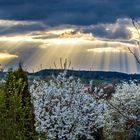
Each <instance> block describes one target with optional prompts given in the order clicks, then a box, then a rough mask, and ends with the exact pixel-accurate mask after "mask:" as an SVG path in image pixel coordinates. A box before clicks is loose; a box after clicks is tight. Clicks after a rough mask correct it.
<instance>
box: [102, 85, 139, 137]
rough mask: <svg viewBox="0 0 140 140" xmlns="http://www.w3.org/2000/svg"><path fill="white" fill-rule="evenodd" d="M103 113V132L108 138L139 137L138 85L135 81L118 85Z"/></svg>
mask: <svg viewBox="0 0 140 140" xmlns="http://www.w3.org/2000/svg"><path fill="white" fill-rule="evenodd" d="M107 104H108V109H107V111H106V113H105V121H104V122H105V127H104V130H105V134H106V136H107V137H108V138H111V139H115V138H114V137H116V136H117V137H118V140H119V139H121V138H120V136H121V135H122V137H123V139H127V140H129V139H133V140H136V139H139V138H140V86H139V85H136V84H135V83H131V84H127V83H123V85H121V84H120V85H118V86H117V87H116V92H115V94H113V96H112V98H111V100H110V101H107Z"/></svg>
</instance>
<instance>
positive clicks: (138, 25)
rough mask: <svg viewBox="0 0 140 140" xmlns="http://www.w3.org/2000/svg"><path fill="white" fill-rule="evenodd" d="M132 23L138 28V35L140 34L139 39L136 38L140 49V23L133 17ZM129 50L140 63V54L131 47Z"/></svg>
mask: <svg viewBox="0 0 140 140" xmlns="http://www.w3.org/2000/svg"><path fill="white" fill-rule="evenodd" d="M132 25H133V27H134V28H135V30H136V32H137V33H138V36H139V38H138V40H136V44H137V46H138V48H139V50H140V30H139V28H140V23H139V22H138V21H136V20H135V19H134V18H132ZM128 50H129V52H130V53H131V54H132V55H133V56H134V58H135V59H136V61H137V62H138V63H139V64H140V58H139V56H138V55H137V54H136V53H135V52H134V51H132V49H131V48H130V47H128Z"/></svg>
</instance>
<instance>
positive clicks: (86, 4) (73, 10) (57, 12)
mask: <svg viewBox="0 0 140 140" xmlns="http://www.w3.org/2000/svg"><path fill="white" fill-rule="evenodd" d="M139 13H140V1H139V0H21V1H20V0H0V18H1V19H15V20H43V21H44V22H47V23H48V24H51V25H56V24H75V25H89V24H97V23H101V22H113V21H115V20H116V19H117V18H122V17H134V18H139V17H140V16H139Z"/></svg>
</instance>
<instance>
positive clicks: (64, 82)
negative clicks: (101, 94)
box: [30, 72, 104, 140]
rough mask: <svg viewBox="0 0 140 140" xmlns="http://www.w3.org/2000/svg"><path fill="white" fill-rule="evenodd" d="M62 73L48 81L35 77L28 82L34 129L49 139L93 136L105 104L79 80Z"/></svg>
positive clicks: (98, 126) (66, 139)
mask: <svg viewBox="0 0 140 140" xmlns="http://www.w3.org/2000/svg"><path fill="white" fill-rule="evenodd" d="M65 75H66V73H65V72H64V73H61V74H60V75H59V76H58V77H57V78H54V77H53V78H52V80H50V81H48V82H45V81H43V80H41V81H34V84H33V85H32V86H31V88H30V91H31V93H32V97H33V104H34V108H35V117H36V124H35V125H36V130H37V132H38V133H40V134H41V133H46V134H47V136H48V138H51V139H58V140H78V139H79V138H80V137H83V138H84V139H85V140H86V139H91V140H92V139H94V132H96V131H97V129H99V128H102V127H103V113H104V104H103V103H101V102H100V100H95V99H94V98H93V96H92V95H91V94H89V93H88V92H87V91H85V88H84V85H83V84H81V83H80V80H76V79H74V78H73V77H69V78H66V77H65Z"/></svg>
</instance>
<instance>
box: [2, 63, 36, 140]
mask: <svg viewBox="0 0 140 140" xmlns="http://www.w3.org/2000/svg"><path fill="white" fill-rule="evenodd" d="M0 97H1V101H0V114H2V115H1V117H0V121H1V125H0V130H1V134H0V136H1V139H3V140H4V139H10V140H16V139H17V140H20V139H21V140H28V139H36V138H35V137H36V132H35V128H34V114H33V107H32V104H31V97H30V93H29V91H28V79H27V76H26V74H25V72H24V71H23V69H22V67H21V66H20V67H19V68H18V70H16V71H12V70H10V71H9V73H8V75H7V78H6V83H5V89H4V90H3V91H1V95H0Z"/></svg>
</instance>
